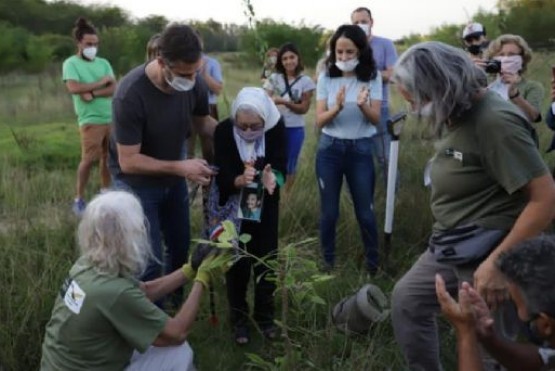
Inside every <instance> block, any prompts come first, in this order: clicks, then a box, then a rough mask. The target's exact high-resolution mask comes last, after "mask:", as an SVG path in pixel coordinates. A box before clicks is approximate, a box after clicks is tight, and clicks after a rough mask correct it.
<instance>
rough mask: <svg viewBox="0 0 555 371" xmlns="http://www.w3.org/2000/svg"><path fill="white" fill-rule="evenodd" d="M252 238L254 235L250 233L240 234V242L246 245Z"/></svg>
mask: <svg viewBox="0 0 555 371" xmlns="http://www.w3.org/2000/svg"><path fill="white" fill-rule="evenodd" d="M250 240H252V236H251V235H250V234H248V233H243V234H241V235H240V236H239V242H241V243H242V244H244V245H246V244H248V243H249V242H250Z"/></svg>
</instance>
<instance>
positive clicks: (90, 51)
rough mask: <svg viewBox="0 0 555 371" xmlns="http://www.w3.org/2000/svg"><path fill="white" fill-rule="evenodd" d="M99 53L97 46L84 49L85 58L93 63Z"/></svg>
mask: <svg viewBox="0 0 555 371" xmlns="http://www.w3.org/2000/svg"><path fill="white" fill-rule="evenodd" d="M97 52H98V49H97V48H96V46H90V47H88V48H85V49H83V57H85V58H87V59H88V60H91V61H92V60H93V59H94V58H95V57H96V53H97Z"/></svg>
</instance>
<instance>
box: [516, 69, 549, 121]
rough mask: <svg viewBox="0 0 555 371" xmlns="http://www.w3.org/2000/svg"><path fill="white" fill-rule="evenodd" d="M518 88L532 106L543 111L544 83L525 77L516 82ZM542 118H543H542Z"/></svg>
mask: <svg viewBox="0 0 555 371" xmlns="http://www.w3.org/2000/svg"><path fill="white" fill-rule="evenodd" d="M516 88H517V89H518V91H519V92H520V95H522V98H524V99H525V100H526V101H527V102H528V103H530V105H532V107H534V108H535V109H537V110H538V112H542V111H543V108H542V104H543V97H544V95H545V92H544V89H543V86H542V84H540V83H539V82H537V81H533V80H527V79H525V78H524V77H523V78H521V79H520V81H519V82H518V83H517V84H516ZM540 120H541V119H540Z"/></svg>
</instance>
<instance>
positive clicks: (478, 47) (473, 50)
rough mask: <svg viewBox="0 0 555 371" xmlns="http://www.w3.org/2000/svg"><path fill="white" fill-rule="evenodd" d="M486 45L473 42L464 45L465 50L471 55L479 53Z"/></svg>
mask: <svg viewBox="0 0 555 371" xmlns="http://www.w3.org/2000/svg"><path fill="white" fill-rule="evenodd" d="M486 47H487V44H486V43H482V44H473V45H470V46H467V47H466V50H468V52H469V53H470V54H472V55H480V54H481V53H482V51H483V50H484V49H485V48H486Z"/></svg>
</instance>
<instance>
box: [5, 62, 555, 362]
mask: <svg viewBox="0 0 555 371" xmlns="http://www.w3.org/2000/svg"><path fill="white" fill-rule="evenodd" d="M222 60H223V62H224V63H223V68H224V78H225V82H224V85H225V93H224V97H226V98H227V99H228V101H231V100H232V99H233V97H234V96H235V94H236V93H237V91H238V90H239V89H240V88H241V87H243V86H246V85H255V86H259V85H260V80H259V74H260V71H259V70H258V69H257V68H246V67H241V68H238V67H237V65H238V64H236V63H235V62H236V60H233V65H232V64H230V63H229V60H228V59H226V58H222ZM554 60H555V59H554V58H553V55H551V54H550V55H540V56H538V57H536V62H535V63H533V64H532V66H531V67H530V68H529V75H530V78H531V79H535V80H538V81H541V82H542V83H544V85H545V87H546V88H547V83H548V82H549V76H550V71H549V67H550V65H551V63H552V62H553V61H554ZM0 86H1V87H2V88H1V89H0V107H1V109H0V267H1V268H0V292H2V300H0V370H5V371H8V370H10V371H11V370H14V371H15V370H17V371H19V370H32V369H36V368H37V365H38V361H39V359H40V354H41V351H40V344H41V341H42V337H43V333H44V326H45V324H46V322H47V320H48V319H49V317H50V310H51V308H52V304H53V301H54V299H55V297H56V295H57V294H58V290H59V287H60V284H61V282H62V279H63V277H64V276H65V275H66V274H67V271H68V268H69V267H70V265H71V263H72V261H73V259H75V257H76V249H75V243H74V231H75V227H76V220H75V219H74V218H73V216H72V215H71V213H70V210H69V207H70V204H71V199H72V197H73V192H74V180H75V168H76V166H77V162H78V158H79V143H78V132H77V129H76V124H75V119H74V117H73V111H72V107H71V102H70V99H69V96H67V94H65V92H64V89H63V86H62V84H61V80H60V76H59V74H57V73H55V72H48V73H46V74H44V75H36V76H21V75H11V76H8V77H3V78H0ZM546 91H547V90H546ZM392 95H393V96H392V106H393V111H394V112H395V111H398V110H400V109H402V108H404V103H402V102H401V100H400V99H399V97H398V96H397V94H396V93H395V89H392ZM546 103H547V99H546ZM545 107H547V105H546V106H545ZM220 112H221V116H222V117H225V116H226V114H227V112H228V106H227V104H226V103H225V99H224V98H223V97H222V99H220ZM306 123H307V125H306V126H307V135H306V137H307V139H306V142H305V145H304V148H303V151H302V154H301V159H300V163H299V171H298V176H297V180H296V183H295V186H294V189H293V192H292V194H291V195H290V197H289V198H288V200H287V202H284V203H283V204H282V206H281V211H280V213H281V214H280V215H281V219H280V245H282V246H285V245H286V244H288V243H292V242H295V241H300V240H304V239H306V238H310V237H317V236H318V219H319V198H318V197H319V196H318V189H317V184H316V179H315V174H314V164H315V148H316V144H317V133H316V132H315V130H314V126H313V123H314V109H313V108H312V109H311V111H310V112H309V113H308V114H307V115H306ZM537 127H538V129H539V133H540V138H541V146H542V147H541V148H542V149H543V148H546V145H547V142H548V140H549V138H550V135H549V131H548V129H546V128H545V127H544V125H543V124H538V126H537ZM421 138H422V127H421V125H419V124H418V123H415V122H412V121H410V120H409V122H408V123H407V125H406V128H405V131H404V133H403V136H402V139H401V142H400V159H399V168H400V174H401V181H400V186H399V190H398V193H397V200H396V210H395V223H394V235H393V251H392V254H391V257H390V263H391V265H392V266H393V267H394V268H395V270H394V272H389V273H384V274H382V275H379V276H378V277H377V278H375V279H374V283H376V284H378V285H379V286H380V287H382V289H384V291H385V292H387V293H389V292H390V290H391V288H392V287H393V285H394V282H395V280H396V279H398V278H399V277H400V275H401V274H402V273H403V272H404V271H406V270H407V269H408V268H409V267H410V265H411V264H412V262H413V261H414V259H415V257H416V256H417V255H418V254H419V253H420V252H422V251H423V249H424V248H425V241H426V238H427V236H428V233H429V232H430V227H431V224H432V218H431V215H430V211H429V204H428V197H429V195H428V190H427V189H426V188H424V186H423V175H422V174H423V169H424V165H425V163H426V161H427V160H428V158H429V157H430V156H431V154H432V146H431V145H430V143H428V142H427V141H426V140H424V139H421ZM546 161H547V162H548V163H549V164H550V166H552V165H553V161H552V158H551V157H546ZM97 189H98V182H97V181H96V177H94V176H93V177H92V184H91V185H90V187H89V190H88V195H89V197H90V196H91V195H92V194H93V193H94V192H95V190H97ZM384 198H385V192H384V187H383V182H382V180H381V178H380V177H379V176H378V177H377V189H376V205H375V209H376V213H377V215H378V220H379V222H380V226H381V225H383V224H382V223H381V221H383V218H384ZM195 205H196V203H195ZM340 213H341V216H340V220H339V223H338V226H337V232H338V233H337V255H338V258H337V260H338V268H337V271H336V276H335V278H334V279H333V280H332V281H328V282H324V283H322V284H320V285H318V286H317V287H316V290H317V292H318V294H319V295H320V296H321V297H322V298H324V300H325V302H326V303H327V304H326V305H322V306H317V305H316V306H307V307H304V306H298V307H296V306H294V305H293V306H292V307H291V308H290V316H289V322H288V326H289V329H290V336H291V339H292V342H293V344H294V346H295V349H296V350H297V351H298V352H299V354H300V355H301V357H300V359H299V363H298V367H297V369H321V370H387V369H391V370H399V369H402V368H403V361H402V357H401V355H400V353H399V351H398V349H397V346H396V344H395V341H394V338H393V334H392V329H391V325H390V323H389V322H387V321H386V322H384V323H381V324H379V325H377V326H376V327H375V328H374V329H373V330H372V331H371V332H370V334H368V335H367V336H360V337H355V338H350V337H346V336H344V335H343V334H341V333H338V332H337V331H336V330H335V328H334V327H333V325H332V324H331V322H330V315H329V314H330V310H331V308H333V305H334V304H335V303H336V302H338V301H339V300H340V299H341V298H343V297H344V296H346V295H348V294H350V293H352V292H354V291H355V290H356V289H357V288H359V287H360V286H362V285H363V284H364V283H367V282H368V280H369V279H368V278H367V277H366V275H365V273H364V268H363V263H362V262H363V255H362V245H361V239H360V236H359V230H358V225H357V223H356V219H355V216H354V211H353V207H352V204H351V201H350V199H349V196H348V193H347V192H343V194H342V197H341V209H340ZM191 221H192V228H193V232H194V233H193V234H194V235H196V234H198V232H199V230H200V224H201V215H200V210H199V209H198V207H195V208H194V209H193V210H192V216H191ZM298 253H299V255H301V256H302V257H303V258H304V259H309V260H313V261H319V259H320V257H319V256H320V255H319V248H318V244H317V243H313V244H311V245H308V246H303V247H302V248H299V251H298ZM206 301H207V300H205V302H206ZM277 302H278V307H279V305H280V298H277ZM216 304H217V306H216V307H217V313H218V315H219V317H220V319H221V324H220V325H219V326H216V327H214V326H212V325H210V324H209V323H208V320H207V316H208V310H207V308H203V310H202V311H201V313H200V315H199V319H198V321H197V323H196V324H195V328H194V331H193V332H192V334H191V336H190V339H189V340H190V342H191V345H192V347H193V349H194V350H195V353H196V359H197V364H198V366H199V368H200V369H201V370H240V369H252V368H255V366H252V362H251V361H250V360H249V358H248V357H247V353H253V354H257V355H259V356H260V357H262V358H263V359H264V360H266V361H269V362H270V363H272V362H273V360H274V359H275V358H276V357H279V356H281V355H283V352H284V349H283V344H282V343H280V342H277V343H268V342H265V341H263V339H262V337H261V336H259V335H256V336H255V337H254V339H253V341H252V342H251V344H249V345H248V346H246V347H238V346H236V345H234V343H233V341H232V338H231V332H230V329H229V326H228V323H227V311H226V304H227V303H226V300H225V291H224V290H223V288H222V287H218V289H217V295H216ZM204 305H206V303H204ZM442 328H443V329H444V330H445V331H443V333H444V334H443V335H445V336H444V337H443V339H444V340H445V341H444V343H443V345H442V347H443V348H444V350H445V351H444V352H443V357H444V360H445V365H446V367H447V369H453V368H454V362H455V355H454V344H453V337H452V335H450V332H449V331H448V330H447V329H448V326H446V325H443V326H442Z"/></svg>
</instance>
